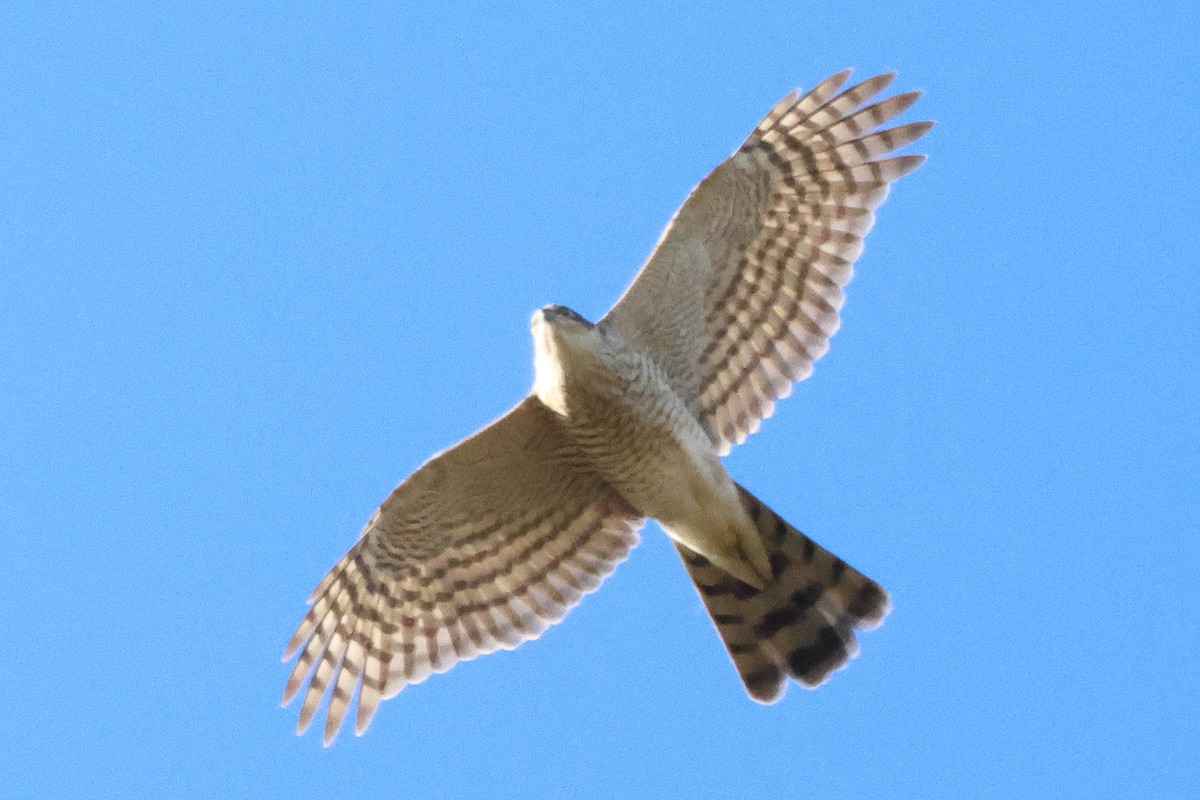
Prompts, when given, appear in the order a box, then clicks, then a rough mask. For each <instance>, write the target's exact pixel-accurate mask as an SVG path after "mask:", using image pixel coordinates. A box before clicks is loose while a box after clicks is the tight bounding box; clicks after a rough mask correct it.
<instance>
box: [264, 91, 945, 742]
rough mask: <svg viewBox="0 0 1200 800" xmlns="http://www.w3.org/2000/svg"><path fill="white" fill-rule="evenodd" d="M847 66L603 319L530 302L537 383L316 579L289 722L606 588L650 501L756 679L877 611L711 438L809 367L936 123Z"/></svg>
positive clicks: (837, 639)
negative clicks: (729, 463)
mask: <svg viewBox="0 0 1200 800" xmlns="http://www.w3.org/2000/svg"><path fill="white" fill-rule="evenodd" d="M848 75H849V71H845V72H841V73H838V74H837V75H833V76H831V77H830V78H827V79H826V80H824V81H822V82H821V83H819V84H818V85H817V86H816V87H814V88H813V89H812V90H810V91H809V92H807V93H805V94H800V93H796V94H793V95H789V96H788V97H785V98H784V99H783V100H782V101H781V102H780V103H778V104H777V105H776V106H775V108H773V109H772V110H771V112H770V113H769V114H768V115H767V117H766V118H765V119H764V120H763V121H762V122H761V123H759V125H758V126H757V127H756V128H755V129H754V131H753V132H752V133H751V135H750V137H749V138H748V139H747V140H746V142H745V143H744V144H743V145H742V146H741V147H740V148H739V149H738V150H737V151H735V152H734V154H733V155H731V156H730V157H729V158H728V159H726V160H725V161H724V162H723V163H722V164H721V165H720V166H718V167H717V168H716V169H715V170H713V172H712V173H710V174H709V176H708V177H706V178H705V179H704V180H703V181H701V182H700V184H699V185H698V186H697V187H696V188H695V189H694V190H693V191H692V193H691V194H690V195H689V197H688V199H687V201H686V202H685V203H684V204H683V206H681V207H680V209H679V211H678V212H677V213H676V214H675V216H674V217H673V218H672V220H671V222H670V223H669V224H668V226H667V229H666V230H665V231H664V232H663V235H662V237H661V238H660V240H659V242H658V244H657V245H656V246H655V248H654V251H653V252H652V254H651V256H650V258H649V259H648V260H647V262H646V264H645V265H644V266H643V268H642V270H641V271H640V272H639V273H638V275H637V277H636V278H635V279H634V281H633V283H632V284H631V285H630V287H629V288H628V289H627V290H626V292H625V293H624V294H623V295H622V296H621V298H620V299H619V300H618V301H617V303H616V304H615V305H614V306H613V307H612V308H611V309H610V310H609V312H608V313H607V314H605V315H604V317H603V318H601V319H600V320H598V321H597V322H596V323H594V324H593V323H591V322H588V321H586V320H584V319H583V318H582V317H580V316H579V315H578V314H576V313H575V312H573V311H570V310H569V309H567V308H565V307H562V306H547V307H546V308H543V309H542V310H541V311H538V312H537V313H536V314H534V318H533V322H532V333H533V340H534V364H535V380H534V386H533V390H532V392H531V393H530V394H529V396H527V397H526V398H525V399H523V400H522V401H520V402H519V403H518V404H517V405H516V406H514V407H513V408H512V409H511V410H510V411H508V412H507V413H506V414H504V415H503V416H502V417H500V418H499V419H497V420H496V421H495V422H493V423H492V424H490V425H488V426H487V427H486V428H484V429H482V430H480V431H478V432H477V433H475V434H473V435H472V436H470V437H468V438H467V439H464V440H463V441H461V442H459V443H458V444H457V445H454V446H453V447H451V448H449V449H447V450H445V451H443V452H441V453H439V454H437V455H436V456H434V457H433V458H431V459H430V460H429V461H428V462H426V463H425V464H424V465H423V466H422V467H421V468H420V469H418V470H417V471H416V472H415V473H413V474H412V475H410V476H409V477H408V478H406V479H405V480H404V481H403V482H401V483H400V485H399V486H397V487H396V489H395V490H394V491H393V492H392V494H391V495H390V496H389V497H388V498H387V499H386V500H385V501H384V502H383V503H382V505H380V507H379V510H378V511H376V512H375V514H374V516H372V517H371V519H370V521H369V522H368V523H367V525H366V527H365V528H364V530H363V532H362V534H361V536H360V537H359V540H358V541H357V542H356V543H355V544H354V546H353V547H352V548H351V549H350V551H349V552H348V553H346V555H345V556H344V557H343V558H342V559H341V560H340V561H339V562H338V563H337V564H336V565H335V566H334V568H333V569H332V570H331V571H330V572H329V574H328V575H326V576H325V578H324V579H323V580H322V581H321V582H320V583H319V584H318V585H317V587H316V589H315V590H314V591H313V593H312V596H311V598H310V603H311V604H312V607H311V608H310V609H309V611H308V613H307V614H306V615H305V617H304V619H303V621H302V622H301V623H300V626H299V627H298V628H297V630H296V632H295V634H294V635H293V636H292V640H291V642H290V643H289V645H288V647H287V651H286V653H285V658H290V657H291V656H292V655H294V654H296V653H299V657H298V658H297V661H296V665H295V667H294V668H293V670H292V673H291V676H290V678H289V679H288V683H287V687H286V689H285V690H284V701H285V702H287V701H289V700H290V699H291V698H292V697H294V696H295V695H296V694H297V693H298V692H299V691H300V689H301V688H302V687H305V686H307V688H306V689H305V691H304V701H303V704H302V707H301V711H300V723H299V728H300V730H301V731H303V730H304V729H305V728H306V727H307V726H308V724H309V723H310V722H311V721H312V718H313V716H314V715H315V713H316V710H317V707H318V706H319V705H320V703H321V700H322V697H323V696H325V694H326V692H327V691H328V695H329V706H328V711H327V714H326V720H325V741H326V743H328V742H330V741H331V740H332V738H333V737H334V736H335V735H336V733H337V730H338V728H339V726H340V725H341V723H342V720H343V719H344V716H345V714H346V712H347V711H348V710H349V709H350V708H352V707H354V708H356V711H357V713H356V725H355V727H356V730H357V732H358V733H362V732H363V731H364V730H365V729H366V727H367V725H368V724H369V723H370V720H371V717H372V715H373V714H374V713H375V710H376V707H377V706H378V704H379V701H380V700H381V699H383V698H386V697H391V696H393V695H395V694H397V693H398V692H399V691H400V690H401V689H403V688H404V687H405V686H407V685H409V684H413V683H419V682H421V681H423V680H424V679H425V678H426V677H427V676H428V675H429V674H430V673H434V672H444V671H445V670H447V669H449V668H450V667H451V666H453V665H454V664H455V663H457V662H458V661H462V660H465V659H470V658H474V657H475V656H477V655H479V654H482V653H488V652H491V651H494V650H497V649H511V648H513V647H516V646H517V645H519V644H520V643H521V642H523V641H527V640H529V639H533V638H536V637H537V636H538V635H539V634H540V633H541V632H542V630H544V629H545V627H546V626H547V625H549V624H553V623H555V622H557V621H559V620H560V619H561V618H562V617H563V616H564V615H565V614H566V612H567V610H568V609H569V608H570V607H571V606H573V605H574V604H575V603H576V602H578V601H579V599H580V598H581V597H582V595H584V594H586V593H587V592H590V591H593V590H594V589H595V588H596V587H598V586H599V585H600V582H601V581H602V580H603V579H604V578H605V576H607V575H608V574H609V573H610V572H611V571H612V570H613V569H614V568H615V567H616V565H617V564H618V563H619V562H620V561H622V560H623V559H624V558H625V557H626V555H627V554H628V552H629V550H630V549H631V548H632V547H633V546H634V544H635V543H636V542H637V531H638V529H639V528H640V527H641V525H642V524H643V522H644V520H645V519H647V518H650V519H655V520H657V521H658V522H659V523H660V524H661V526H662V528H663V529H664V531H666V533H667V535H669V536H670V537H671V539H672V540H673V541H674V543H675V547H676V549H677V550H678V551H679V554H680V557H681V558H682V560H683V563H684V567H685V568H686V570H687V572H688V575H689V577H690V578H691V579H692V581H693V582H694V583H695V584H696V587H697V589H698V591H699V593H700V597H701V599H702V601H703V602H704V604H705V607H706V608H707V609H708V611H709V613H710V615H711V617H712V619H713V622H714V624H715V625H716V628H717V632H718V634H719V635H720V637H721V639H722V641H723V642H724V643H725V646H726V648H727V650H728V651H729V654H730V657H731V658H732V660H733V663H734V666H735V667H736V669H737V671H738V674H739V676H740V677H741V679H742V682H743V683H744V685H745V687H746V690H747V692H748V693H749V694H750V696H751V697H753V698H754V699H756V700H759V701H761V702H773V701H775V700H776V699H778V698H779V697H780V696H781V695H782V693H783V691H784V689H785V687H786V685H787V681H788V679H789V677H790V678H792V679H794V680H796V681H798V682H800V683H802V684H804V685H806V686H816V685H818V684H819V683H821V682H822V681H824V680H825V678H827V677H828V676H829V674H830V673H831V672H833V671H834V670H836V669H837V668H839V667H840V666H842V665H843V664H845V663H846V661H847V660H848V659H849V658H850V657H851V656H853V655H854V653H855V652H856V651H857V642H856V638H855V631H856V630H861V629H866V628H870V627H872V626H874V625H876V624H878V623H879V622H880V621H881V620H882V619H883V617H884V615H885V614H886V613H887V609H888V597H887V593H886V592H885V591H884V590H883V589H882V588H881V587H880V586H879V584H877V583H875V582H874V581H872V580H870V579H868V578H867V577H865V576H864V575H863V574H862V573H860V572H858V571H857V570H854V569H852V568H851V567H849V566H847V565H846V563H845V562H844V561H842V560H841V559H839V558H838V557H837V556H834V555H833V554H832V553H829V552H828V551H826V550H824V549H823V548H821V547H820V546H819V545H817V544H816V543H815V542H813V541H812V540H811V539H809V538H808V537H806V536H804V535H803V534H801V533H800V532H799V531H797V530H796V529H795V528H793V527H792V526H791V525H789V524H788V523H787V522H785V521H784V520H783V519H782V518H781V517H780V516H779V515H778V514H776V513H775V512H773V511H771V510H770V509H769V508H768V507H767V506H766V505H764V504H763V503H762V502H761V501H760V500H758V499H757V498H756V497H754V496H753V495H752V494H751V493H750V492H749V491H747V490H746V489H745V488H743V487H742V486H740V485H738V484H737V483H735V482H734V480H733V479H732V478H731V477H730V475H729V474H728V472H726V470H725V467H724V465H723V464H722V462H721V458H720V457H721V456H722V455H724V454H725V453H726V452H727V451H728V450H729V448H730V447H731V446H732V445H734V444H738V443H740V442H742V441H743V440H744V439H745V438H746V437H747V436H748V435H749V434H751V433H753V432H754V431H756V430H757V429H758V426H759V422H760V421H761V420H762V419H764V418H765V417H768V416H770V414H771V413H772V410H773V409H774V405H775V402H776V401H777V400H779V399H781V398H783V397H785V396H787V394H788V393H789V392H790V391H791V387H792V384H793V383H794V382H795V381H798V380H802V379H804V378H806V377H807V376H808V375H809V373H810V372H811V370H812V365H813V363H814V362H815V361H816V360H817V359H819V358H820V357H821V356H822V355H823V354H824V353H825V351H826V349H827V348H828V341H829V337H830V336H832V335H833V332H834V331H835V330H836V329H837V327H838V324H839V317H838V311H839V309H840V308H841V305H842V301H843V292H842V288H843V287H844V286H845V284H846V283H847V282H848V281H849V280H850V277H851V274H852V272H853V269H852V267H853V263H854V261H855V259H856V258H857V257H858V255H859V253H860V252H861V250H862V239H863V237H864V236H865V235H866V233H867V231H868V230H869V229H870V227H871V225H872V224H873V223H874V211H873V210H874V209H875V208H876V207H877V206H878V205H879V204H880V203H881V202H882V201H883V199H884V197H885V196H886V194H887V191H888V187H889V186H890V184H891V183H892V181H894V180H896V179H898V178H900V177H901V176H903V175H905V174H907V173H908V172H911V171H912V170H913V169H915V168H916V167H917V165H919V164H920V163H921V161H922V158H921V157H919V156H894V157H887V158H884V157H883V156H885V155H886V154H888V153H890V152H892V151H894V150H896V149H898V148H900V147H903V146H905V145H906V144H909V143H910V142H912V141H915V140H916V139H918V138H920V137H921V136H922V135H923V134H924V133H925V132H926V131H928V130H929V127H930V126H931V123H909V124H907V125H899V126H896V127H893V128H887V129H882V130H876V128H878V126H879V125H881V124H882V123H883V122H885V121H887V120H889V119H891V118H892V117H894V116H896V115H897V114H900V113H902V112H903V111H904V110H905V109H907V108H908V107H909V106H910V105H911V104H912V103H913V102H914V101H915V100H916V98H917V94H916V93H908V94H901V95H897V96H895V97H890V98H887V99H884V100H882V101H879V102H875V103H871V104H866V103H867V101H868V100H869V99H870V98H871V97H872V96H874V95H875V94H877V93H878V92H880V91H882V89H883V88H884V87H885V86H886V85H887V84H888V83H889V82H890V81H891V79H892V77H893V76H891V75H880V76H876V77H874V78H870V79H868V80H866V81H863V82H862V83H860V84H858V85H856V86H852V87H850V88H849V89H845V90H842V89H841V87H842V85H843V84H844V82H845V81H846V78H847V77H848Z"/></svg>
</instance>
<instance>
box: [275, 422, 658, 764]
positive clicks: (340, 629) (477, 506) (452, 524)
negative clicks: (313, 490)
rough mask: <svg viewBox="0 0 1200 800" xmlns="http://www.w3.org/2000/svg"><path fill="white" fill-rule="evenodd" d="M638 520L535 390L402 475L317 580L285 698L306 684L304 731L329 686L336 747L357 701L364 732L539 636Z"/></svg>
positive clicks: (292, 648)
mask: <svg viewBox="0 0 1200 800" xmlns="http://www.w3.org/2000/svg"><path fill="white" fill-rule="evenodd" d="M641 523H642V520H641V518H640V517H639V516H638V515H637V513H636V512H635V511H633V509H632V508H630V506H629V505H628V503H626V502H625V501H624V500H623V499H622V498H620V497H619V496H617V495H615V494H614V493H613V492H612V490H611V489H609V488H608V487H607V485H606V484H604V482H603V481H601V480H600V479H599V478H597V477H595V476H594V475H593V474H592V473H591V471H590V470H588V469H586V467H584V466H583V465H582V464H580V463H579V457H578V454H577V453H576V452H575V450H574V448H573V446H572V445H571V444H570V443H569V441H568V440H567V439H566V437H565V436H564V435H563V434H562V432H561V430H560V429H559V427H558V423H557V422H556V420H555V419H554V418H553V415H552V414H551V413H550V412H549V411H548V410H546V408H545V407H544V406H542V405H541V404H540V403H539V402H538V401H537V400H536V399H533V398H527V399H526V400H525V401H523V402H522V403H521V404H519V405H518V406H517V407H516V408H514V409H513V410H512V411H510V412H509V413H508V414H507V415H505V416H504V417H502V418H501V419H499V420H497V421H496V422H494V423H493V424H492V425H490V426H488V427H487V428H484V429H483V430H482V431H480V432H479V433H477V434H475V435H474V436H472V437H470V438H468V439H466V440H465V441H463V442H461V443H460V444H458V445H456V446H455V447H452V448H450V449H449V450H447V451H445V452H443V453H442V454H440V455H438V456H435V457H434V458H433V459H431V460H430V461H428V462H427V463H426V464H425V465H424V466H423V467H422V468H421V469H419V470H418V471H417V472H415V473H413V475H412V476H410V477H409V478H408V479H407V480H405V481H404V482H403V483H401V484H400V485H399V486H398V487H397V488H396V490H395V491H394V492H393V493H392V495H391V496H390V497H389V498H388V499H387V500H386V501H384V503H383V505H382V506H380V508H379V510H378V511H376V513H375V515H374V516H373V517H372V518H371V520H370V522H368V523H367V526H366V528H365V529H364V530H363V533H362V535H361V537H360V538H359V540H358V542H357V543H355V545H354V546H353V547H352V548H350V551H349V552H348V553H346V555H345V556H343V557H342V559H341V560H340V561H339V562H338V563H337V565H336V566H334V568H333V569H332V570H330V572H329V574H328V575H326V576H325V578H324V579H322V580H321V582H320V583H319V584H318V585H317V587H316V589H315V590H314V591H313V593H312V596H311V598H310V600H309V602H310V603H311V607H310V608H309V611H308V614H306V615H305V617H304V619H303V620H302V621H301V623H300V625H299V627H298V628H297V629H296V632H295V634H294V635H293V636H292V639H291V641H290V642H289V644H288V646H287V650H286V652H285V653H284V659H285V660H287V659H290V658H292V657H293V656H296V654H299V655H298V657H297V659H296V664H295V666H294V667H293V669H292V673H291V676H290V677H289V679H288V682H287V686H286V687H285V689H284V695H283V702H284V704H285V705H286V704H288V703H289V702H291V701H292V699H293V698H294V697H296V696H297V695H298V694H299V693H300V691H301V689H304V699H303V702H302V704H301V709H300V720H299V726H298V728H299V731H300V732H303V731H304V730H305V729H306V728H307V727H308V726H309V724H311V722H312V720H313V718H314V716H315V715H316V712H317V709H318V706H319V705H320V703H321V701H322V698H323V697H325V696H326V695H327V694H328V697H329V702H328V708H327V711H326V717H325V743H326V744H328V743H330V742H331V741H332V740H333V738H334V736H335V735H336V734H337V730H338V728H339V727H340V726H341V724H342V721H343V719H344V717H345V715H346V713H347V712H348V710H349V709H350V707H351V706H352V705H354V704H355V702H357V708H356V710H355V730H356V732H357V733H359V734H361V733H362V732H363V731H365V730H366V728H367V726H368V725H369V724H370V721H371V717H372V715H373V714H374V712H375V709H376V707H377V706H378V704H379V701H380V700H382V699H384V698H388V697H393V696H395V695H396V694H397V693H399V692H400V690H401V689H403V688H404V687H405V686H407V685H408V684H412V683H420V682H421V681H423V680H425V678H427V677H428V676H429V675H430V674H432V673H440V672H445V671H446V670H448V669H449V668H450V667H452V666H453V665H454V664H456V663H458V662H459V661H463V660H467V659H472V658H474V657H476V656H477V655H480V654H483V653H490V652H492V651H494V650H499V649H506V650H511V649H512V648H514V647H516V646H517V645H519V644H521V643H522V642H524V641H527V640H529V639H534V638H537V637H538V636H539V635H540V634H541V633H542V631H544V630H545V629H546V627H547V626H548V625H552V624H554V623H556V622H558V621H559V620H561V619H562V618H563V616H564V615H565V614H566V613H567V611H568V609H570V608H571V607H572V606H574V605H575V604H576V603H577V602H579V600H580V598H581V597H582V596H583V595H584V594H586V593H588V592H591V591H593V590H594V589H596V588H597V587H598V586H599V585H600V582H601V581H602V580H604V578H605V577H606V576H607V575H608V574H609V573H610V572H612V570H613V568H615V567H616V565H617V564H618V563H620V562H621V561H623V560H624V559H625V557H626V556H627V555H628V553H629V550H630V549H631V548H632V547H633V546H634V544H636V542H637V530H638V528H640V526H641ZM356 691H357V701H356V700H355V692H356Z"/></svg>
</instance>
